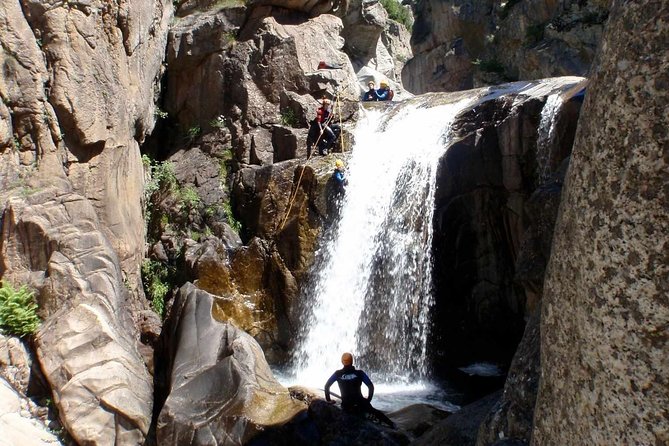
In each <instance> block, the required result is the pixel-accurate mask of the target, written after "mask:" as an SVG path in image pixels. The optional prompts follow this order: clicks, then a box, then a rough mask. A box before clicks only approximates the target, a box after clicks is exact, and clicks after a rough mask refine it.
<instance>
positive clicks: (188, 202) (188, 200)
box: [179, 185, 202, 212]
mask: <svg viewBox="0 0 669 446" xmlns="http://www.w3.org/2000/svg"><path fill="white" fill-rule="evenodd" d="M179 198H180V205H181V209H183V210H184V211H186V212H190V211H191V210H193V209H196V208H197V207H198V206H199V205H200V203H201V202H202V199H201V198H200V195H199V194H198V193H197V189H195V188H194V187H193V186H190V185H189V186H186V187H184V188H182V189H181V190H180V192H179Z"/></svg>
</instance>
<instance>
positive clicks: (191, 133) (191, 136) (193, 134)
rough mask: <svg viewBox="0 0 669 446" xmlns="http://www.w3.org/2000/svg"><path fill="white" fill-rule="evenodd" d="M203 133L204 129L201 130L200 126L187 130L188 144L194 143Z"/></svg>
mask: <svg viewBox="0 0 669 446" xmlns="http://www.w3.org/2000/svg"><path fill="white" fill-rule="evenodd" d="M201 133H202V128H200V126H199V125H194V126H193V127H191V128H189V129H188V130H186V140H187V141H188V142H193V141H194V140H195V138H197V137H198V136H200V134H201Z"/></svg>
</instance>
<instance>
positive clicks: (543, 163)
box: [537, 94, 562, 184]
mask: <svg viewBox="0 0 669 446" xmlns="http://www.w3.org/2000/svg"><path fill="white" fill-rule="evenodd" d="M561 107H562V98H561V97H560V94H552V95H550V96H548V99H546V103H545V104H544V106H543V108H542V109H541V120H540V121H539V128H538V129H537V133H538V137H537V171H538V172H539V177H538V180H539V184H543V183H545V182H546V181H547V180H548V178H549V177H550V173H551V158H552V157H553V152H552V149H553V144H552V142H553V137H554V135H555V118H556V117H557V115H558V112H559V111H560V108H561Z"/></svg>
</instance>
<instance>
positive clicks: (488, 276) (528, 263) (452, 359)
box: [433, 78, 582, 367]
mask: <svg viewBox="0 0 669 446" xmlns="http://www.w3.org/2000/svg"><path fill="white" fill-rule="evenodd" d="M581 80H582V79H580V78H556V79H548V80H545V81H542V82H538V83H530V84H525V83H518V84H506V85H504V86H501V87H500V88H499V89H498V90H496V89H495V88H492V89H491V90H480V93H479V96H480V97H481V99H480V101H481V102H479V103H478V104H475V105H472V106H471V107H470V108H468V109H467V110H466V111H465V112H463V113H462V115H461V116H460V117H459V118H457V119H456V122H455V123H454V126H453V131H454V132H455V134H456V135H457V137H456V142H455V143H454V144H453V145H452V146H451V147H450V148H449V150H448V151H447V152H446V154H445V155H444V157H443V158H442V160H441V162H440V167H439V171H438V174H437V175H438V176H437V184H438V189H437V193H436V197H435V235H434V245H433V246H434V259H435V260H434V261H435V263H434V268H435V314H434V317H435V320H439V321H440V324H439V326H438V327H436V328H435V330H434V331H433V336H434V337H433V345H434V349H435V356H434V357H435V364H436V365H437V367H443V366H447V367H448V366H450V367H453V366H457V367H460V366H462V365H466V364H468V363H472V362H476V361H490V362H493V363H499V364H506V365H508V364H509V362H510V359H511V357H512V356H513V354H514V351H515V349H516V347H517V345H518V342H519V341H520V338H521V336H522V333H523V330H524V326H525V317H526V315H528V314H530V313H531V309H532V308H533V306H534V305H536V302H537V300H538V299H539V298H540V291H539V290H540V289H541V286H542V278H543V265H544V264H545V262H546V259H547V258H548V255H549V254H550V238H551V236H552V225H553V222H554V219H555V217H556V215H557V206H558V204H559V197H560V191H561V188H560V184H561V183H560V174H559V171H560V167H561V166H562V164H561V163H567V162H568V161H567V159H568V156H569V149H570V147H571V143H572V141H573V137H574V132H575V125H573V122H575V121H576V119H577V116H578V111H579V107H580V102H579V101H578V99H574V100H570V99H569V98H570V97H571V95H573V94H574V91H573V90H574V89H576V90H578V89H580V88H581V87H579V86H578V85H579V82H580V81H581ZM527 85H531V86H530V87H528V86H527ZM514 88H521V89H522V88H528V90H527V92H520V91H518V92H514ZM495 91H496V92H497V94H499V93H502V92H505V91H506V92H507V93H506V95H505V96H502V97H500V98H499V99H495V98H494V95H495V93H491V92H495ZM516 94H517V95H516ZM555 94H558V95H563V97H564V102H565V103H564V104H563V105H562V106H561V108H560V109H559V112H558V115H557V118H556V120H555V121H554V123H553V125H554V129H553V138H552V139H551V140H550V143H549V144H540V143H539V138H540V137H539V133H540V131H542V129H540V119H539V118H540V115H541V111H542V108H543V107H544V104H545V102H546V99H547V97H548V96H551V95H555ZM490 96H493V98H492V99H491V100H487V101H486V99H487V98H488V97H490ZM438 98H441V96H440V95H435V96H434V99H435V100H437V99H438ZM544 130H545V129H544ZM540 145H541V147H540ZM546 153H550V154H551V156H549V157H548V158H549V159H547V160H542V154H546ZM563 167H564V166H563ZM542 172H554V174H553V175H547V176H545V177H544V178H542ZM562 172H563V171H562ZM542 262H543V263H542ZM535 269H536V270H535ZM522 285H525V286H522ZM449 339H458V340H459V341H458V342H457V343H451V342H449ZM463 340H464V341H463Z"/></svg>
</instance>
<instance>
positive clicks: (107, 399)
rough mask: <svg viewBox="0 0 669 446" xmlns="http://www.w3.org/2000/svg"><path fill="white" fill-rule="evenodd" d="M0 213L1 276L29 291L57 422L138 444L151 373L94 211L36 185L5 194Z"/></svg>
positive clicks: (76, 431) (75, 431)
mask: <svg viewBox="0 0 669 446" xmlns="http://www.w3.org/2000/svg"><path fill="white" fill-rule="evenodd" d="M3 215H4V218H3V226H2V232H1V233H0V246H2V251H1V254H2V261H3V264H4V265H5V267H6V268H7V269H6V270H5V273H4V277H3V278H6V279H7V280H11V281H12V283H26V284H28V285H30V286H32V287H34V288H35V289H37V290H38V293H37V296H38V301H39V305H40V314H41V315H42V317H43V323H42V325H41V327H40V329H39V330H38V332H37V334H36V336H35V344H36V349H37V358H38V360H39V362H40V365H41V369H42V371H43V373H44V376H45V377H46V379H47V381H48V382H49V385H50V386H51V389H52V392H53V399H54V403H55V404H56V405H57V406H58V409H59V413H60V418H61V420H62V422H63V424H64V426H65V427H66V428H67V430H68V432H69V433H70V434H71V435H72V437H73V438H74V439H75V440H76V441H77V442H79V443H87V444H110V443H114V442H119V443H132V444H134V443H141V442H143V441H144V439H145V436H146V434H147V432H148V429H149V424H150V422H151V409H152V402H153V397H152V395H153V385H152V380H151V377H150V375H149V373H148V371H147V368H146V365H145V364H144V361H143V359H142V357H141V355H140V354H139V352H138V349H137V345H138V343H139V332H138V331H137V328H136V327H137V325H138V323H137V322H136V321H133V319H132V316H133V315H132V313H131V311H130V309H129V305H128V303H127V302H128V301H127V300H126V299H127V298H128V291H127V290H126V288H125V287H124V285H123V282H122V276H121V270H120V266H119V261H118V258H117V256H116V253H115V251H114V249H113V248H112V246H111V244H110V243H109V242H108V241H107V239H106V237H105V236H104V234H103V233H102V231H101V229H100V223H99V221H98V218H97V215H96V213H95V210H94V209H93V207H92V206H91V204H90V202H89V201H88V200H87V199H85V198H84V197H81V196H79V195H77V194H73V193H63V192H59V191H57V190H54V189H45V190H43V191H39V192H36V193H34V194H33V195H31V196H29V197H25V198H11V199H10V200H9V201H8V202H7V203H6V204H5V210H4V214H3ZM27 271H32V273H28V274H26V272H27Z"/></svg>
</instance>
